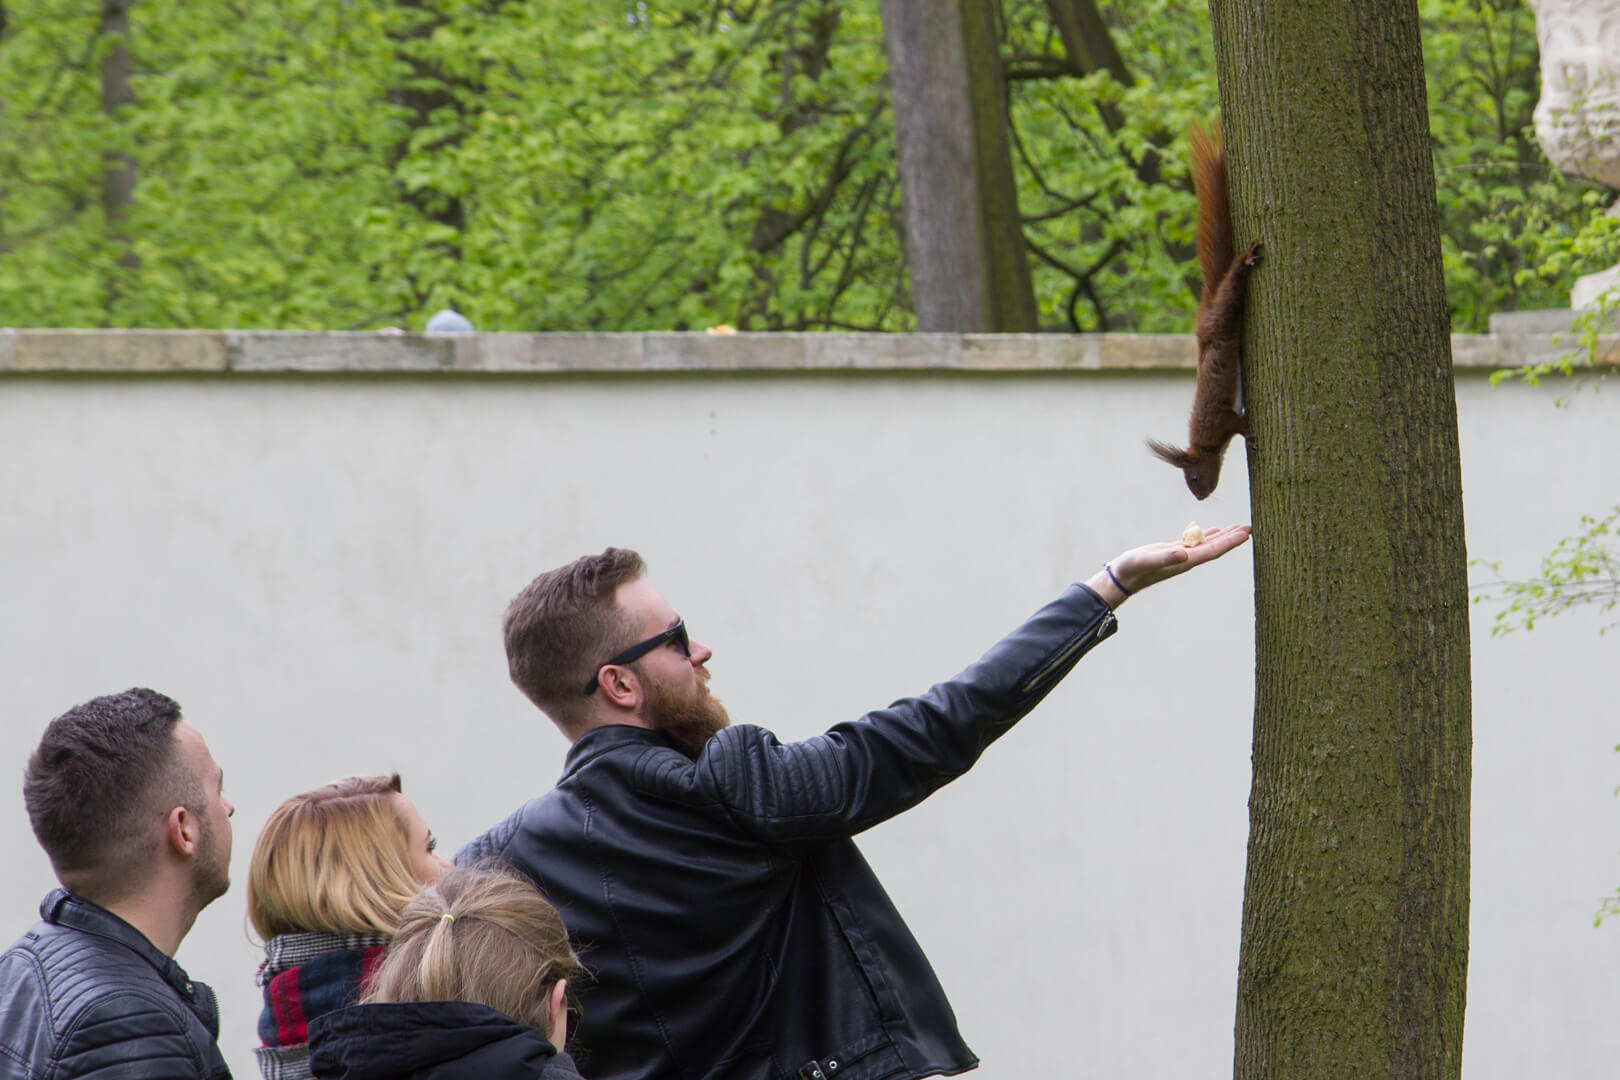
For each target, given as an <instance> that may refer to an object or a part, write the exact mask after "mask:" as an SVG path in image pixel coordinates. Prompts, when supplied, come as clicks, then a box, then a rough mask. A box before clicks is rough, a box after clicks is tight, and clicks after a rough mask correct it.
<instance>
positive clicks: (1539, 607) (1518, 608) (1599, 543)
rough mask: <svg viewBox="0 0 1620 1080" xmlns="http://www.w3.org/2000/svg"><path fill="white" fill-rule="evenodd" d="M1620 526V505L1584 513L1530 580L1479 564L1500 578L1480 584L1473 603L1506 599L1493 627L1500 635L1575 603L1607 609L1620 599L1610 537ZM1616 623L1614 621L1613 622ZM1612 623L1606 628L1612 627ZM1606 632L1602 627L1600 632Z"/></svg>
mask: <svg viewBox="0 0 1620 1080" xmlns="http://www.w3.org/2000/svg"><path fill="white" fill-rule="evenodd" d="M1617 531H1620V506H1616V507H1615V508H1614V509H1613V510H1611V511H1609V514H1608V516H1607V517H1603V518H1595V517H1591V516H1590V515H1587V516H1583V517H1582V518H1581V524H1580V528H1579V529H1578V530H1577V531H1576V532H1575V534H1574V535H1572V536H1566V537H1565V538H1564V539H1562V540H1560V541H1559V542H1558V544H1557V546H1556V547H1554V548H1553V549H1552V551H1551V552H1550V553H1548V554H1547V555H1546V556H1545V557H1544V558H1543V559H1542V560H1541V573H1540V574H1538V575H1536V576H1535V577H1533V578H1531V579H1529V580H1527V581H1506V580H1503V579H1502V578H1501V576H1500V575H1501V569H1502V567H1501V564H1500V563H1481V562H1478V561H1477V560H1476V562H1475V564H1474V565H1482V566H1488V567H1489V568H1490V569H1491V570H1492V571H1494V572H1495V573H1496V574H1497V575H1498V577H1497V580H1496V581H1494V582H1489V583H1486V584H1484V585H1481V586H1477V587H1476V590H1475V591H1476V593H1477V594H1478V595H1476V596H1475V598H1474V602H1475V603H1484V602H1500V601H1502V600H1506V601H1507V606H1506V607H1505V608H1503V609H1502V610H1501V611H1499V612H1497V614H1496V621H1495V624H1494V625H1493V626H1492V627H1491V633H1492V635H1493V636H1497V637H1501V636H1504V635H1507V634H1511V633H1512V632H1513V631H1515V630H1533V629H1535V625H1536V620H1537V619H1540V618H1551V617H1552V616H1554V615H1559V614H1562V613H1563V612H1565V611H1568V610H1570V609H1571V608H1576V607H1585V606H1587V605H1591V604H1595V605H1597V607H1598V610H1599V611H1601V612H1604V613H1607V612H1609V611H1612V610H1614V606H1615V604H1616V603H1620V558H1616V557H1615V555H1614V554H1613V553H1612V552H1610V551H1609V547H1608V545H1609V542H1610V539H1611V538H1612V537H1614V536H1615V535H1616V532H1617ZM1610 625H1613V624H1610ZM1608 629H1609V627H1608V626H1605V627H1603V630H1604V631H1606V630H1608ZM1600 632H1602V631H1600Z"/></svg>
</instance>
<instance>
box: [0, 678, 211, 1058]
mask: <svg viewBox="0 0 1620 1080" xmlns="http://www.w3.org/2000/svg"><path fill="white" fill-rule="evenodd" d="M23 802H24V803H25V804H26V805H27V807H28V820H29V823H30V824H31V825H32V826H33V828H34V836H35V837H37V838H38V840H39V843H40V846H41V847H43V848H44V849H45V853H46V854H47V855H49V856H50V859H51V868H52V869H53V870H54V871H55V872H56V878H57V880H58V881H60V882H61V883H62V888H60V889H56V890H54V891H52V892H51V893H50V895H48V896H46V897H45V901H44V903H42V904H41V905H40V915H41V917H42V918H41V921H40V922H39V923H37V924H35V926H34V928H33V929H32V930H30V931H28V932H27V933H26V934H24V935H23V936H22V937H21V938H20V939H19V940H18V941H17V942H16V944H14V945H12V946H11V948H10V949H8V950H6V952H5V953H4V955H0V1080H34V1078H38V1077H50V1078H51V1080H71V1078H73V1077H80V1076H90V1075H98V1076H99V1075H106V1076H130V1077H165V1078H177V1077H198V1078H204V1080H212V1078H216V1077H226V1078H228V1077H229V1076H230V1070H229V1069H227V1068H226V1066H225V1061H224V1059H223V1058H221V1057H220V1054H219V1047H218V1045H217V1043H216V1040H217V1039H218V1038H219V1011H218V1008H217V1006H216V1004H215V1000H214V993H213V991H212V990H210V989H209V988H208V987H207V986H204V985H203V984H202V983H199V982H193V981H192V980H191V979H190V978H189V977H187V975H186V973H185V971H184V970H182V969H181V967H180V965H179V964H176V963H175V962H174V960H173V959H172V958H173V956H174V953H175V951H176V950H177V949H179V947H180V942H181V941H182V940H183V939H184V938H185V936H186V933H187V931H189V930H190V929H191V925H192V923H193V922H195V921H196V918H197V914H198V913H199V912H201V911H202V909H203V908H205V907H207V906H208V905H209V904H210V903H212V902H213V901H214V900H215V899H217V898H218V897H220V896H222V895H224V893H225V890H226V889H227V888H228V887H229V885H230V862H231V814H232V813H234V812H235V808H234V807H232V806H231V804H230V802H229V801H227V800H226V798H225V795H224V774H223V773H222V772H221V770H220V768H219V766H218V765H216V764H215V763H214V758H213V755H211V754H210V753H209V752H208V745H207V744H206V743H205V742H204V741H203V737H202V735H201V734H200V733H199V732H198V731H197V729H196V728H194V727H192V726H191V725H190V724H188V723H186V721H185V720H184V719H182V718H181V716H180V706H179V705H177V704H175V703H174V702H173V701H172V700H170V699H169V698H167V697H165V696H163V695H162V694H159V693H157V692H156V691H153V690H145V689H134V690H126V691H124V692H123V693H121V694H110V695H108V696H106V697H98V698H95V699H94V700H92V701H87V702H85V703H84V704H83V705H79V706H76V707H74V708H72V709H69V710H68V711H67V712H65V713H63V714H62V715H61V716H59V717H57V718H56V719H55V720H53V721H51V723H50V726H48V727H47V728H46V729H45V736H44V738H42V739H41V740H40V744H39V747H38V748H37V749H36V750H35V751H34V753H33V754H32V756H30V757H29V759H28V768H27V770H26V772H25V774H24V779H23Z"/></svg>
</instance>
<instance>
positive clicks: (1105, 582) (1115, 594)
mask: <svg viewBox="0 0 1620 1080" xmlns="http://www.w3.org/2000/svg"><path fill="white" fill-rule="evenodd" d="M1248 539H1249V526H1247V525H1223V526H1219V527H1217V528H1213V529H1210V530H1208V531H1207V532H1205V533H1204V542H1203V543H1201V544H1199V545H1197V546H1196V547H1187V546H1186V545H1185V544H1183V543H1182V542H1181V541H1180V540H1167V541H1164V542H1162V543H1157V544H1143V545H1142V546H1141V547H1134V548H1131V549H1130V550H1129V551H1125V552H1121V553H1120V554H1119V555H1116V556H1115V557H1114V558H1112V559H1110V560H1109V561H1108V567H1109V569H1111V570H1112V571H1113V577H1112V578H1110V577H1109V575H1108V571H1107V570H1100V571H1098V572H1097V573H1096V574H1093V575H1092V576H1091V579H1090V580H1088V581H1087V582H1086V584H1087V585H1089V586H1091V588H1092V590H1093V591H1094V592H1096V593H1097V594H1098V595H1099V596H1101V597H1102V598H1103V599H1104V600H1105V601H1107V603H1108V606H1109V607H1118V606H1119V605H1120V603H1121V602H1123V601H1124V599H1125V596H1126V595H1127V591H1128V593H1131V594H1134V593H1137V592H1140V591H1141V590H1143V589H1145V588H1147V587H1148V586H1149V585H1155V584H1157V583H1158V582H1161V581H1163V580H1164V579H1165V578H1171V577H1175V576H1176V575H1177V574H1185V573H1186V572H1187V571H1188V570H1191V569H1192V568H1193V567H1195V566H1201V565H1203V564H1204V563H1207V562H1210V561H1212V560H1214V559H1218V558H1220V557H1221V556H1222V555H1225V554H1226V553H1227V552H1228V551H1231V550H1232V549H1233V548H1235V547H1239V546H1240V545H1242V544H1243V543H1244V542H1246V541H1247V540H1248Z"/></svg>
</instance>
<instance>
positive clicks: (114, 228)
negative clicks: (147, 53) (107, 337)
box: [97, 0, 140, 314]
mask: <svg viewBox="0 0 1620 1080" xmlns="http://www.w3.org/2000/svg"><path fill="white" fill-rule="evenodd" d="M134 6H135V0H103V2H102V5H101V23H100V25H99V26H98V27H97V33H98V35H99V36H100V37H103V38H106V37H111V38H113V39H114V44H113V46H112V47H111V48H109V49H107V50H106V51H105V53H104V54H103V55H102V58H101V109H102V111H103V112H104V113H106V114H107V119H108V121H109V123H110V124H112V125H113V126H114V127H115V128H116V127H117V120H116V114H117V112H118V110H119V109H120V108H122V107H123V106H125V105H133V104H135V91H134V90H133V89H131V87H130V85H129V76H130V71H131V70H132V67H133V62H132V60H131V59H130V52H129V9H130V8H132V7H134ZM105 163H106V168H105V170H104V171H103V172H102V175H101V211H102V215H103V217H104V218H105V220H106V223H107V234H108V236H110V237H111V238H112V240H113V243H114V244H115V245H116V246H117V247H118V248H120V249H121V251H120V254H119V256H118V266H119V267H120V268H121V269H122V270H124V271H130V270H134V269H136V268H137V267H139V266H140V256H139V255H137V254H136V253H135V248H134V246H133V244H132V243H131V242H130V237H129V233H128V229H127V224H128V222H127V220H126V218H127V211H128V209H129V205H130V203H132V202H134V201H135V159H134V157H132V156H131V155H130V154H128V153H126V152H125V151H122V150H109V151H108V152H107V153H106V155H105ZM119 277H120V274H119V272H118V271H114V272H113V274H112V275H111V276H110V277H109V278H108V280H107V309H106V310H107V311H108V313H109V314H110V313H111V312H112V309H113V307H114V306H115V305H116V304H117V301H118V298H119V296H120V295H121V294H122V291H123V290H122V288H121V286H120V281H119Z"/></svg>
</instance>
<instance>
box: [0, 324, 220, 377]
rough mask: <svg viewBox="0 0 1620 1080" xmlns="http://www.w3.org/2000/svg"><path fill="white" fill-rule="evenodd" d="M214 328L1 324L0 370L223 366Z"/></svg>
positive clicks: (213, 368) (160, 369)
mask: <svg viewBox="0 0 1620 1080" xmlns="http://www.w3.org/2000/svg"><path fill="white" fill-rule="evenodd" d="M225 336H226V335H225V334H224V333H223V332H221V331H218V330H7V331H5V333H4V335H3V338H4V340H3V342H0V371H26V372H46V371H62V372H73V371H86V372H90V371H97V372H132V373H133V372H141V373H153V372H177V371H224V370H226V359H225Z"/></svg>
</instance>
